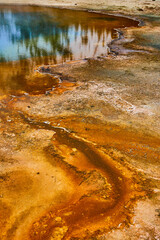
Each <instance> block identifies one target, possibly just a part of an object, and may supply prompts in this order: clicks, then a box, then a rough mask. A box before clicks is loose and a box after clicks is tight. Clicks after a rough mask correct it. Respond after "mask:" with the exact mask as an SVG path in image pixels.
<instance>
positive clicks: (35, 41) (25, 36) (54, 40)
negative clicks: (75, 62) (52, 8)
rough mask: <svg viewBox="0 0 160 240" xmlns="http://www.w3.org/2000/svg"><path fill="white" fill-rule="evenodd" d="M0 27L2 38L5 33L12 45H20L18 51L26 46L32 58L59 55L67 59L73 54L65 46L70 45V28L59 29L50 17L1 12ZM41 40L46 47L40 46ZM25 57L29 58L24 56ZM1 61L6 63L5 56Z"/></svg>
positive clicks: (28, 13)
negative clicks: (48, 45)
mask: <svg viewBox="0 0 160 240" xmlns="http://www.w3.org/2000/svg"><path fill="white" fill-rule="evenodd" d="M0 25H1V28H0V36H1V35H2V34H4V33H5V34H6V35H7V37H8V40H9V41H10V42H11V43H12V44H15V43H17V44H18V50H19V48H20V47H24V46H25V48H26V51H28V52H29V54H30V56H31V57H40V56H50V55H52V56H56V55H57V54H59V55H61V56H64V57H65V56H69V55H70V54H71V52H70V50H69V49H67V46H66V45H65V44H64V43H67V42H68V43H69V36H68V28H69V27H68V26H66V27H65V28H60V27H58V23H56V22H53V19H52V18H51V17H50V16H49V15H48V16H47V15H45V14H40V13H38V14H37V13H30V12H27V13H19V12H18V13H11V12H3V11H1V12H0ZM40 39H42V40H43V45H44V46H43V45H42V44H39V40H40ZM47 44H50V46H51V48H50V49H49V50H48V49H46V45H47ZM39 45H40V46H39ZM23 57H24V58H26V57H27V56H25V54H23ZM19 58H22V56H21V57H20V56H19ZM0 61H4V56H1V58H0Z"/></svg>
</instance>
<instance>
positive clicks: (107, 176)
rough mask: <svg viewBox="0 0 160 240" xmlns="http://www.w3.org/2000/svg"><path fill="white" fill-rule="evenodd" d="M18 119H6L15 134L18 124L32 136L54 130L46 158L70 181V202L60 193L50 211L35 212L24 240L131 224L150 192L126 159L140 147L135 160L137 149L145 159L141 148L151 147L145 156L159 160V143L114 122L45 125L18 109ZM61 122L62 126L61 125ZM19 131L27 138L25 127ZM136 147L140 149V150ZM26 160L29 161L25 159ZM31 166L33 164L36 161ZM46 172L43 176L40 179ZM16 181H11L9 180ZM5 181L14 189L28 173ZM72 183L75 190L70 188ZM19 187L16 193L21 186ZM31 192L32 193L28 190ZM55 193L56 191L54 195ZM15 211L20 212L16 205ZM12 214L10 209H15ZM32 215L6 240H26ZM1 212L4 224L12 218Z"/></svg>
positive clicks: (71, 120)
mask: <svg viewBox="0 0 160 240" xmlns="http://www.w3.org/2000/svg"><path fill="white" fill-rule="evenodd" d="M10 112H11V109H10ZM4 116H5V111H4V113H3V117H4ZM13 117H14V123H7V119H6V118H5V117H4V121H6V124H7V125H8V124H10V127H11V129H12V130H11V132H13V129H14V128H15V125H22V126H25V129H30V130H29V131H31V132H32V131H33V132H34V131H37V130H38V131H40V132H41V131H49V132H52V135H53V136H52V138H51V139H50V141H49V142H48V144H47V145H46V146H43V145H42V146H41V149H42V150H43V157H45V159H46V160H47V162H48V163H49V164H50V165H51V166H53V167H54V168H56V169H61V170H62V171H63V172H64V174H65V176H66V177H67V179H68V180H67V181H68V183H67V186H68V187H67V188H68V196H69V198H67V197H66V196H65V197H64V196H61V195H59V193H58V192H57V200H56V202H54V201H53V202H52V200H50V204H49V206H48V205H47V206H48V207H46V208H45V210H44V211H42V213H41V214H40V215H38V214H37V213H36V214H35V215H34V214H33V216H32V217H31V219H30V221H29V225H28V226H27V231H26V230H25V234H24V239H34V240H39V239H46V240H47V239H90V238H91V237H94V236H96V235H97V234H99V233H100V232H101V233H103V232H106V231H109V230H111V229H113V228H115V227H118V228H122V227H124V226H126V225H129V224H130V223H131V221H132V220H131V219H132V215H133V212H132V209H133V206H134V204H135V202H136V200H137V199H138V198H141V197H144V196H145V195H146V192H145V191H146V190H144V189H142V188H141V180H140V179H139V176H138V174H137V173H136V172H135V171H134V170H133V169H130V167H129V166H128V165H127V161H126V160H125V159H127V158H128V156H127V153H128V150H129V149H130V148H131V146H132V148H134V151H133V155H134V156H132V157H136V151H137V152H138V153H139V152H140V155H143V151H144V150H143V149H142V151H141V150H140V149H141V146H142V145H145V144H146V143H147V146H146V147H145V152H147V154H151V156H152V157H154V156H156V154H158V153H157V152H156V149H157V146H158V139H156V138H153V137H151V136H150V137H149V136H145V135H143V134H138V133H135V132H134V131H131V130H128V129H126V128H122V127H120V126H116V125H114V124H112V125H111V124H104V123H103V122H98V120H95V119H94V118H87V117H83V118H82V117H78V116H71V117H65V118H59V119H57V118H56V119H54V118H52V119H49V121H50V122H44V121H43V119H39V120H37V119H33V118H32V117H29V116H27V115H26V114H23V113H22V112H16V111H15V110H13V111H12V118H13ZM59 122H60V123H61V125H60V126H57V124H58V123H59ZM17 128H18V127H17ZM22 128H23V127H22ZM14 131H15V132H16V131H18V132H19V134H21V133H20V129H19V130H14ZM21 131H22V130H21ZM23 131H24V130H23ZM95 133H96V134H95ZM24 134H25V133H24ZM21 137H22V136H21ZM21 140H22V139H21ZM22 142H23V141H22ZM135 143H136V147H134V146H135ZM44 145H45V144H44ZM34 147H35V146H34ZM27 148H29V146H28V147H27ZM42 150H41V151H42ZM147 150H148V151H147ZM21 158H22V159H23V156H21ZM155 159H156V157H155ZM29 162H31V163H32V160H29ZM46 170H47V169H46ZM14 174H16V176H17V180H15V177H14ZM40 174H41V173H40V172H37V176H38V175H40ZM24 176H25V178H24V179H26V182H27V183H26V184H27V185H28V183H29V182H31V183H30V184H31V188H32V184H33V183H32V182H34V181H35V179H34V178H33V177H32V176H28V180H27V178H26V177H27V176H26V174H24ZM3 178H5V179H3ZM12 178H13V180H10V181H11V182H10V183H9V182H8V181H9V179H12ZM2 179H3V180H4V181H5V180H6V181H7V184H8V186H9V187H10V185H12V182H15V181H22V180H23V174H22V175H19V173H16V171H15V170H14V172H13V175H12V177H11V175H10V174H9V175H8V177H7V175H5V176H4V177H3V176H2ZM18 179H19V180H18ZM23 181H25V180H23ZM70 182H71V183H72V187H71V188H69V185H68V184H69V183H70ZM46 184H47V182H46ZM59 184H60V185H61V186H63V185H64V184H65V182H64V179H63V176H62V179H61V182H60V183H59ZM24 186H25V185H24ZM28 187H29V186H28ZM53 187H54V185H53ZM14 188H15V192H16V191H17V189H16V185H14ZM17 188H18V191H20V192H21V194H23V191H24V189H23V191H22V190H21V189H19V188H20V185H19V183H18V182H17ZM29 188H30V187H29ZM65 188H66V185H65ZM25 189H26V192H27V191H28V188H27V186H26V187H25ZM55 190H56V189H55V188H54V190H53V191H55ZM24 194H25V193H24ZM36 194H38V188H37V189H36ZM46 195H47V192H46ZM12 197H13V196H12ZM19 198H21V195H20V196H19ZM20 201H21V199H20ZM11 209H13V211H14V207H13V206H11ZM6 211H9V208H7V210H6ZM31 212H32V208H30V209H27V210H26V211H25V212H24V213H23V214H22V215H20V216H19V217H18V219H15V221H14V223H12V224H13V225H11V226H9V227H8V230H7V232H6V233H5V228H4V232H3V233H4V235H3V237H4V236H5V237H4V238H3V239H22V232H21V231H22V230H21V225H20V222H21V221H22V222H23V221H24V222H25V221H27V218H28V216H29V215H30V214H31ZM1 213H2V214H1V216H2V217H3V221H4V218H6V219H7V216H6V215H5V214H6V213H5V212H4V210H3V212H1ZM36 216H37V217H36ZM3 224H4V223H3ZM6 225H7V224H6ZM19 227H20V233H19V234H18V232H19ZM2 229H3V228H2ZM13 236H15V237H14V238H13Z"/></svg>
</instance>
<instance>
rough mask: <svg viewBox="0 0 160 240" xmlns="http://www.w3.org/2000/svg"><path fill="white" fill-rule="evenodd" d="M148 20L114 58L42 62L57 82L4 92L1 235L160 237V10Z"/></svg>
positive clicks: (16, 239)
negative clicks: (159, 37) (158, 40)
mask: <svg viewBox="0 0 160 240" xmlns="http://www.w3.org/2000/svg"><path fill="white" fill-rule="evenodd" d="M141 19H143V20H144V21H145V23H146V24H145V26H143V27H131V28H127V29H125V30H124V29H123V36H124V37H125V38H121V39H119V40H116V41H114V42H112V43H111V44H110V49H111V53H110V54H109V55H108V56H107V57H99V58H97V59H93V58H90V59H88V60H83V61H74V62H73V61H72V62H68V63H67V64H60V65H55V64H50V65H47V66H46V65H45V64H43V65H41V66H37V68H36V69H38V74H40V75H38V76H37V75H36V78H34V77H33V76H34V74H35V72H34V70H35V67H34V68H33V76H32V78H30V82H29V84H30V85H31V86H32V83H33V85H34V86H36V81H37V85H39V83H40V82H41V80H42V81H45V77H46V74H47V77H48V76H53V75H54V76H55V75H56V76H57V78H58V79H60V81H58V83H57V85H55V86H54V88H50V87H48V88H47V89H45V91H44V85H43V84H42V85H41V86H42V90H43V91H44V92H43V91H42V92H41V91H38V92H37V93H36V92H35V89H36V88H33V93H32V91H30V92H29V94H28V93H27V92H24V93H21V94H19V92H18V94H17V95H11V94H7V93H5V94H2V95H1V98H0V108H1V111H0V135H1V137H0V162H1V171H0V229H1V233H0V238H1V239H3V240H22V239H23V240H29V239H31V240H32V239H33V240H40V239H41V240H42V239H43V240H45V239H46V240H51V239H72V240H74V239H75V240H78V239H98V240H100V239H101V240H102V239H121V240H122V239H126V240H128V239H135V240H136V239H137V240H138V239H159V238H160V227H159V226H160V218H159V216H160V204H159V203H160V182H159V181H160V175H159V173H160V169H159V160H160V158H159V156H160V149H159V145H160V137H159V133H160V130H159V113H160V111H159V110H160V109H159V91H158V89H159V80H160V78H159V76H160V75H159V60H160V55H159V48H158V47H157V37H156V36H159V18H158V17H157V18H153V17H150V16H143V17H142V16H141ZM152 35H154V36H155V38H153V37H152ZM144 60H145V61H144ZM39 76H40V77H39ZM46 81H47V80H46ZM39 89H41V88H40V87H39ZM35 93H36V94H35Z"/></svg>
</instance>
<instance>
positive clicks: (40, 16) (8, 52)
mask: <svg viewBox="0 0 160 240" xmlns="http://www.w3.org/2000/svg"><path fill="white" fill-rule="evenodd" d="M136 25H137V22H135V21H133V20H129V19H126V18H121V17H114V16H109V15H104V14H99V13H89V12H85V11H73V10H64V9H63V10H62V9H53V8H46V7H31V6H26V7H24V6H11V7H8V6H1V7H0V72H1V87H0V93H1V94H2V93H10V94H11V93H12V94H14V93H15V94H18V93H23V92H28V93H30V92H34V93H39V91H40V89H45V90H46V89H48V88H51V87H52V86H53V85H56V84H57V80H55V79H54V78H51V77H47V78H45V79H44V78H42V79H41V78H40V79H39V77H35V76H34V80H33V78H32V77H31V74H32V73H33V69H34V68H35V67H36V66H37V65H41V64H53V63H63V62H66V61H70V60H79V59H84V58H88V57H97V56H103V55H107V54H108V50H109V49H108V44H109V43H110V42H111V41H112V39H114V38H116V37H117V32H116V30H115V28H121V27H124V26H125V27H128V26H136ZM33 82H34V83H33ZM32 83H33V84H32ZM38 86H39V87H38Z"/></svg>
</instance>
